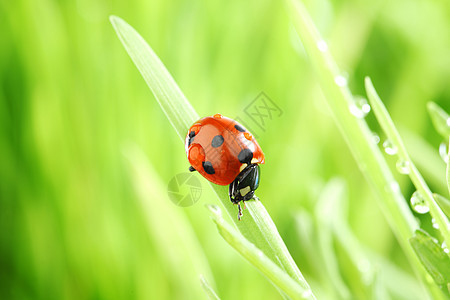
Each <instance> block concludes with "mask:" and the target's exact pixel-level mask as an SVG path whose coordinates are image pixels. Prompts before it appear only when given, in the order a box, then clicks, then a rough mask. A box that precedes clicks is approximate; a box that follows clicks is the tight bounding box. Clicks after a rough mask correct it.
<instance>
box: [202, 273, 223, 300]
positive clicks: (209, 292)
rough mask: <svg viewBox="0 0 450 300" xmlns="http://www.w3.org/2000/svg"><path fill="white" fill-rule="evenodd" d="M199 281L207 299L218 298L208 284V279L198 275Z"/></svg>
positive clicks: (214, 299) (218, 299) (216, 299)
mask: <svg viewBox="0 0 450 300" xmlns="http://www.w3.org/2000/svg"><path fill="white" fill-rule="evenodd" d="M200 283H201V285H202V288H203V290H204V291H205V294H206V296H207V297H208V299H209V300H220V298H219V296H217V294H216V292H215V291H214V289H213V288H212V287H211V286H210V285H209V283H208V281H207V280H206V278H205V277H204V276H203V275H200Z"/></svg>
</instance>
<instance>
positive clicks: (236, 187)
mask: <svg viewBox="0 0 450 300" xmlns="http://www.w3.org/2000/svg"><path fill="white" fill-rule="evenodd" d="M185 148H186V155H187V157H188V160H189V163H190V164H191V167H189V170H190V171H191V172H192V171H195V170H197V171H198V172H199V173H200V174H201V175H202V176H203V177H205V178H206V179H207V180H209V181H211V182H213V183H215V184H219V185H227V184H229V185H230V186H229V190H228V194H229V196H230V200H231V202H233V203H234V204H237V205H238V208H239V214H238V219H240V217H241V216H242V212H241V206H240V205H239V202H240V201H246V200H250V199H252V198H253V196H254V194H255V190H256V189H257V188H258V186H259V165H258V164H263V163H264V153H263V152H262V150H261V147H260V146H259V145H258V143H257V142H256V140H255V138H254V137H253V136H252V135H251V134H250V132H248V131H247V130H246V129H245V128H244V127H243V126H242V125H241V124H239V123H238V122H236V121H235V120H232V119H230V118H227V117H224V116H222V115H221V114H215V115H214V116H211V117H205V118H202V119H200V120H198V121H197V122H195V123H194V124H193V125H192V126H191V128H189V131H188V133H187V136H186V142H185Z"/></svg>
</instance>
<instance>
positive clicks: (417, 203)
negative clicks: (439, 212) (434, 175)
mask: <svg viewBox="0 0 450 300" xmlns="http://www.w3.org/2000/svg"><path fill="white" fill-rule="evenodd" d="M411 207H412V208H413V209H414V210H415V211H416V212H417V213H418V214H426V213H427V212H429V211H430V208H429V207H428V206H427V204H426V203H425V199H424V198H423V196H422V194H421V193H419V192H418V191H415V192H414V193H413V194H412V196H411Z"/></svg>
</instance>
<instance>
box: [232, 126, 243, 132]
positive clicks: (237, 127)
mask: <svg viewBox="0 0 450 300" xmlns="http://www.w3.org/2000/svg"><path fill="white" fill-rule="evenodd" d="M234 128H236V129H237V131H240V132H245V129H244V127H242V126H240V125H237V124H236V125H234Z"/></svg>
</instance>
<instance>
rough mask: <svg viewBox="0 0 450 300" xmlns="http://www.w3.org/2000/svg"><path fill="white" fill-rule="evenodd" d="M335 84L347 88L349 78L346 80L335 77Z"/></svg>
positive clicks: (341, 77)
mask: <svg viewBox="0 0 450 300" xmlns="http://www.w3.org/2000/svg"><path fill="white" fill-rule="evenodd" d="M334 82H335V83H336V84H337V85H338V86H346V85H347V78H345V77H344V76H342V75H338V76H336V77H334Z"/></svg>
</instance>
